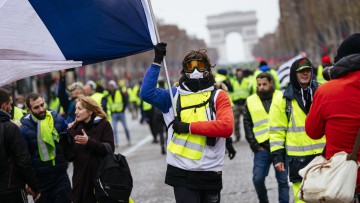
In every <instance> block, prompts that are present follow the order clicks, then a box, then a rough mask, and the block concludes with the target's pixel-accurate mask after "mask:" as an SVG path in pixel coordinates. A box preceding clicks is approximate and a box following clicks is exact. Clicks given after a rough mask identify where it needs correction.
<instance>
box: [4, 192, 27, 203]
mask: <svg viewBox="0 0 360 203" xmlns="http://www.w3.org/2000/svg"><path fill="white" fill-rule="evenodd" d="M0 202H2V203H27V202H28V200H27V194H26V193H25V191H24V190H19V191H16V192H12V193H9V194H4V195H0Z"/></svg>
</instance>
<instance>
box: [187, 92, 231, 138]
mask: <svg viewBox="0 0 360 203" xmlns="http://www.w3.org/2000/svg"><path fill="white" fill-rule="evenodd" d="M215 108H216V120H214V121H197V122H192V123H191V124H190V131H191V133H192V134H197V135H204V136H207V137H224V138H228V137H230V136H231V134H232V133H233V128H234V116H233V112H232V108H231V104H230V99H229V96H228V95H227V93H226V92H225V91H220V92H219V94H218V96H217V99H216V105H215Z"/></svg>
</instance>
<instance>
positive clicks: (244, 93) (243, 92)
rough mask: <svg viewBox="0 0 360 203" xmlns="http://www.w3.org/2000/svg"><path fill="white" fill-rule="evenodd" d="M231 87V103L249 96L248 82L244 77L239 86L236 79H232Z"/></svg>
mask: <svg viewBox="0 0 360 203" xmlns="http://www.w3.org/2000/svg"><path fill="white" fill-rule="evenodd" d="M231 85H232V87H233V93H232V100H233V101H237V100H239V99H246V98H248V97H249V96H250V81H249V80H248V79H247V78H246V77H244V78H243V79H242V80H241V84H239V81H238V80H237V78H234V79H232V80H231Z"/></svg>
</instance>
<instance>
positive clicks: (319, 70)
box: [316, 65, 327, 84]
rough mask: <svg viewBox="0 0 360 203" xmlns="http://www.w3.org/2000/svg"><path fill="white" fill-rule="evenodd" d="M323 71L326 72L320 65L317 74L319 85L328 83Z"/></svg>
mask: <svg viewBox="0 0 360 203" xmlns="http://www.w3.org/2000/svg"><path fill="white" fill-rule="evenodd" d="M323 70H324V67H323V66H322V65H319V66H318V69H317V74H316V82H318V83H319V84H324V83H326V82H327V81H326V80H325V79H324V77H323V74H322V72H323Z"/></svg>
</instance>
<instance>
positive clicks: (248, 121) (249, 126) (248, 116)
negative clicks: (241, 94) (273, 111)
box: [243, 98, 272, 152]
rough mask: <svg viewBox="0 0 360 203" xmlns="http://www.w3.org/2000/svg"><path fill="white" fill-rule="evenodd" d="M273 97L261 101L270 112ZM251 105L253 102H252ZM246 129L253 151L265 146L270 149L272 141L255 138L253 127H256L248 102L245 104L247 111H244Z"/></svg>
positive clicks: (247, 138) (246, 136)
mask: <svg viewBox="0 0 360 203" xmlns="http://www.w3.org/2000/svg"><path fill="white" fill-rule="evenodd" d="M271 101H272V98H271V99H264V100H261V103H262V104H263V106H264V108H265V111H266V112H267V113H269V110H270V105H271ZM250 105H251V104H250ZM243 121H244V131H245V138H246V140H247V141H248V143H249V144H250V148H251V150H252V151H253V152H257V151H259V148H260V147H263V148H264V149H266V150H268V151H270V142H269V140H267V141H265V142H263V143H258V142H257V140H256V139H255V134H254V132H253V128H254V123H253V121H252V118H251V114H250V112H249V108H248V104H247V103H246V104H245V111H244V118H243Z"/></svg>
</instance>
